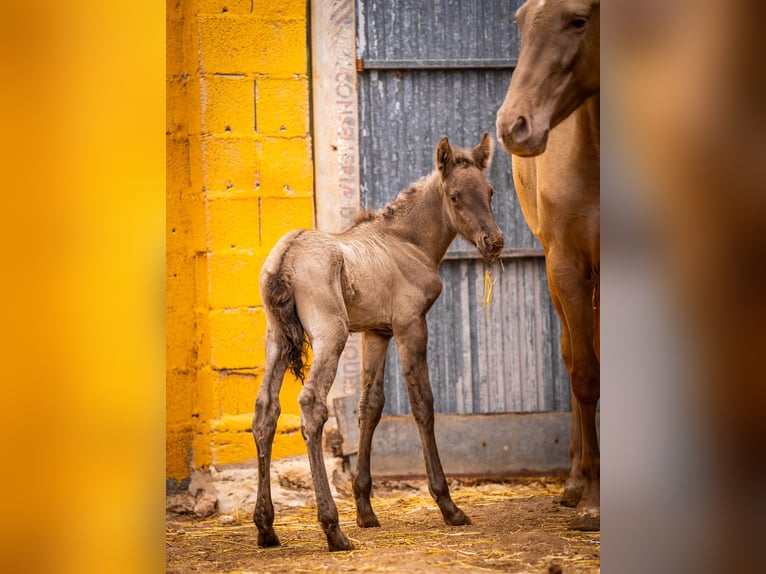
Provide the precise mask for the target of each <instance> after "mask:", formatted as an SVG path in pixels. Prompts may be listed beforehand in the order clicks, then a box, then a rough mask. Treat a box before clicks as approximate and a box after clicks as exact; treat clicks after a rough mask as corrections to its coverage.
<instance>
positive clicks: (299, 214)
mask: <svg viewBox="0 0 766 574" xmlns="http://www.w3.org/2000/svg"><path fill="white" fill-rule="evenodd" d="M166 8H167V9H166V19H167V28H166V30H167V33H166V41H167V49H166V58H167V64H166V79H167V86H166V88H167V89H166V94H167V106H166V107H167V125H166V157H167V160H166V162H167V168H166V169H167V286H166V307H167V352H166V357H167V360H166V364H167V383H166V387H167V399H166V400H167V405H166V412H167V423H166V433H167V441H166V445H167V446H166V461H167V462H166V477H167V479H168V480H170V481H182V480H183V479H185V478H187V477H188V476H189V473H190V470H191V468H204V467H207V466H209V465H210V464H226V463H232V462H241V461H245V460H247V459H250V458H252V457H254V456H255V455H256V451H255V445H254V443H253V439H252V435H251V433H250V425H251V420H252V416H253V415H252V412H253V406H254V402H255V396H256V393H257V391H258V385H259V384H260V381H261V377H262V373H263V368H264V360H265V355H264V343H263V341H264V334H265V326H266V321H265V316H264V313H263V309H262V307H261V298H260V293H259V289H258V274H259V272H260V268H261V265H262V263H263V261H264V259H265V258H266V256H267V254H268V252H269V250H270V249H271V247H272V246H273V245H274V243H275V242H276V241H277V240H278V239H279V237H280V236H281V235H282V234H284V233H285V232H287V231H289V230H291V229H295V228H310V227H312V225H313V217H314V203H313V169H312V163H311V140H310V136H309V86H308V74H307V70H308V48H307V44H308V42H307V37H308V31H307V19H306V14H307V6H306V2H305V0H297V1H296V0H283V1H282V2H273V1H268V2H267V1H263V0H233V1H232V0H168V2H167V6H166ZM299 390H300V384H299V383H298V382H297V381H296V380H294V379H293V378H292V377H291V376H289V375H288V376H286V378H285V384H284V385H283V387H282V393H281V402H282V413H283V414H282V416H281V417H280V421H279V428H278V434H277V438H276V440H275V445H274V456H275V457H280V456H287V455H291V454H296V453H300V452H305V447H304V445H303V440H302V438H301V435H300V422H299V416H298V415H299V411H298V405H297V394H298V392H299Z"/></svg>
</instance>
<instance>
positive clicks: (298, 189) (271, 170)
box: [260, 138, 314, 197]
mask: <svg viewBox="0 0 766 574" xmlns="http://www.w3.org/2000/svg"><path fill="white" fill-rule="evenodd" d="M261 154H262V155H261V157H262V165H261V168H260V186H261V191H260V195H261V196H282V197H292V196H303V197H311V196H313V185H314V179H313V172H312V169H311V167H312V163H311V140H310V139H309V138H292V139H286V138H264V140H263V142H262V143H261Z"/></svg>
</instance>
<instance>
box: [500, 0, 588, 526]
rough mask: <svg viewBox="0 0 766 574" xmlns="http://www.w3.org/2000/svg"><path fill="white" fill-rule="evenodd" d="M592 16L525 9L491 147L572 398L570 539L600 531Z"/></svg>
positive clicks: (574, 4)
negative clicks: (503, 156) (519, 222)
mask: <svg viewBox="0 0 766 574" xmlns="http://www.w3.org/2000/svg"><path fill="white" fill-rule="evenodd" d="M599 9H600V6H599V0H527V2H526V3H524V4H523V5H522V6H521V8H519V10H518V11H517V13H516V21H517V23H518V25H519V28H520V30H521V52H520V54H519V62H518V66H517V67H516V69H515V70H514V72H513V76H512V78H511V84H510V87H509V88H508V94H507V95H506V98H505V101H504V102H503V105H502V107H501V108H500V110H499V111H498V113H497V137H498V140H499V141H500V142H501V143H502V146H503V148H505V150H506V151H507V152H508V153H511V154H513V180H514V184H515V187H516V193H517V195H518V198H519V203H520V204H521V209H522V211H523V213H524V217H525V218H526V220H527V223H528V224H529V227H530V229H531V230H532V232H533V233H534V234H535V236H536V237H537V238H538V239H539V240H540V242H541V243H542V245H543V249H544V251H545V265H546V271H547V274H548V287H549V290H550V294H551V298H552V299H553V304H554V306H555V308H556V311H557V312H558V316H559V318H560V319H561V324H562V336H561V351H562V355H563V358H564V362H565V364H566V367H567V370H568V372H569V377H570V382H571V386H572V395H573V401H572V442H571V443H570V447H569V454H570V457H571V459H572V469H571V472H570V475H569V478H568V479H567V482H566V485H565V488H564V496H563V498H562V503H563V504H566V505H568V506H574V505H577V507H578V508H577V513H576V516H575V520H574V522H573V524H572V526H573V528H576V529H579V530H597V529H599V527H600V504H599V502H600V487H599V480H600V462H599V446H598V436H597V430H596V404H597V402H598V399H599V396H600V388H599V387H600V372H599V371H600V360H599V352H600V351H599V312H600V303H599V293H600V279H599V273H600V257H599V250H600V231H599V226H600V208H599V204H600V179H599V169H600V135H599V134H600V116H599V98H600V95H599V94H600V83H599V24H600V15H599Z"/></svg>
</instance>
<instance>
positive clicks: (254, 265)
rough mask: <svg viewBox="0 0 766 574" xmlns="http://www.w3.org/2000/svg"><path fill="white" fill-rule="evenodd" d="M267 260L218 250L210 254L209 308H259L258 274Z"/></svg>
mask: <svg viewBox="0 0 766 574" xmlns="http://www.w3.org/2000/svg"><path fill="white" fill-rule="evenodd" d="M263 261H264V257H263V256H262V255H259V254H254V253H252V252H248V251H235V252H231V253H227V252H219V251H216V252H214V253H212V254H211V255H210V277H209V283H210V306H211V307H212V308H214V309H216V308H218V309H223V308H225V307H258V306H260V305H262V302H261V293H260V289H259V275H260V272H261V266H262V265H263Z"/></svg>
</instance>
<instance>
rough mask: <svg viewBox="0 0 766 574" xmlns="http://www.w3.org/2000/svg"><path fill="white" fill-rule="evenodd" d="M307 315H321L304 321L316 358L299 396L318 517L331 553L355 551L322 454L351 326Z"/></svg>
mask: <svg viewBox="0 0 766 574" xmlns="http://www.w3.org/2000/svg"><path fill="white" fill-rule="evenodd" d="M306 316H313V317H320V318H319V319H318V320H317V323H318V324H317V325H316V326H315V327H314V328H312V327H311V325H309V324H307V323H306V322H305V321H304V327H305V328H306V331H307V332H308V333H309V337H310V340H311V347H312V350H313V352H314V359H313V361H312V363H311V369H310V370H309V375H308V377H307V379H306V383H305V384H304V385H303V389H301V392H300V394H299V395H298V403H299V404H300V408H301V432H302V433H303V439H304V441H305V442H306V449H307V450H308V455H309V464H310V466H311V478H312V479H313V482H314V491H315V493H316V501H317V518H318V520H319V523H320V524H321V525H322V530H324V533H325V536H327V545H328V547H329V549H330V551H331V552H334V551H337V550H353V549H354V545H353V544H351V542H350V541H349V540H348V538H346V536H345V535H344V534H343V532H341V530H340V526H339V520H338V509H337V507H336V506H335V501H334V500H333V499H332V493H331V492H330V483H329V481H328V480H327V469H326V468H325V464H324V456H323V454H322V430H323V429H324V424H325V422H326V421H327V392H328V391H329V390H330V387H331V386H332V383H333V380H334V379H335V373H336V371H337V369H338V360H339V359H340V355H341V353H342V352H343V347H344V346H345V345H346V339H347V338H348V326H347V324H346V323H345V322H344V321H342V320H340V319H339V317H338V315H324V314H323V315H318V314H317V311H316V310H313V311H307V312H306Z"/></svg>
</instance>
